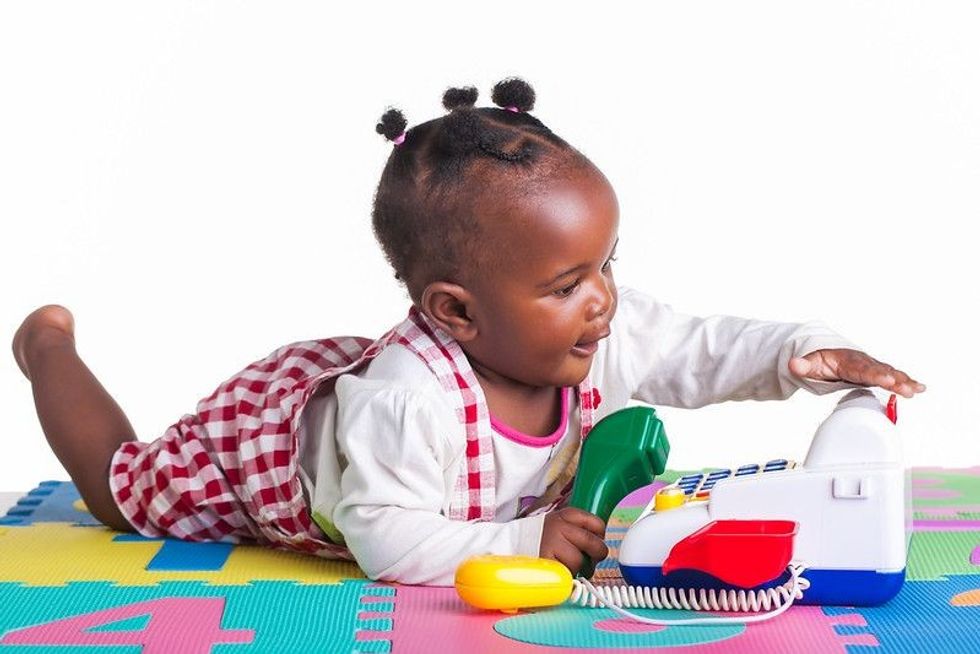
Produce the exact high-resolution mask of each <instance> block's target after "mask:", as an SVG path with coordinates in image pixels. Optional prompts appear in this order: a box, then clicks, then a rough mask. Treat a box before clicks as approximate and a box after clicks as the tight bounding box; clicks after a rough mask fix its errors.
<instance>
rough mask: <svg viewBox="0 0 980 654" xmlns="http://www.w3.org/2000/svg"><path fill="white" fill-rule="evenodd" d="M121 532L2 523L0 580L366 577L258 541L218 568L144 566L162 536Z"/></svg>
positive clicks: (345, 565) (131, 582) (228, 582)
mask: <svg viewBox="0 0 980 654" xmlns="http://www.w3.org/2000/svg"><path fill="white" fill-rule="evenodd" d="M118 535H119V532H115V531H112V530H110V529H107V528H105V527H81V526H74V525H71V524H69V523H60V522H39V523H35V524H33V525H29V526H24V527H4V528H0V581H12V582H19V583H23V584H25V585H29V586H62V585H65V584H66V583H68V582H71V581H105V582H110V583H115V584H117V585H120V586H152V585H155V584H156V583H157V582H160V581H197V580H200V581H204V582H207V583H209V584H211V585H216V586H237V585H244V584H248V583H249V582H251V581H267V580H268V581H295V582H297V583H301V584H335V583H339V582H340V581H342V580H344V579H364V578H365V577H364V573H363V572H361V570H360V569H359V568H358V567H357V565H356V564H354V563H351V562H348V561H333V560H328V559H321V558H317V557H314V556H309V555H305V554H298V553H292V552H283V551H278V550H271V549H269V548H266V547H261V546H257V545H238V546H236V547H234V548H233V549H232V551H231V554H230V555H229V556H228V560H227V561H226V562H225V565H224V566H223V567H222V569H221V570H220V571H189V572H181V571H174V570H164V571H147V570H146V566H147V565H148V564H149V562H150V560H151V559H152V558H153V557H154V556H155V555H156V554H157V552H158V551H159V549H160V547H161V546H162V542H161V541H145V542H144V541H135V542H133V541H130V542H114V541H113V540H112V539H113V538H115V537H116V536H118Z"/></svg>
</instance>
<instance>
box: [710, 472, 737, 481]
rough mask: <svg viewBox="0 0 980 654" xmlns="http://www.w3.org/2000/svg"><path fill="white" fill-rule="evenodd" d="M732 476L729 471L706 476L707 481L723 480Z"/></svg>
mask: <svg viewBox="0 0 980 654" xmlns="http://www.w3.org/2000/svg"><path fill="white" fill-rule="evenodd" d="M731 474H732V471H731V470H716V471H715V472H712V473H711V474H710V475H708V479H724V478H725V477H728V476H729V475H731Z"/></svg>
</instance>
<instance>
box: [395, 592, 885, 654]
mask: <svg viewBox="0 0 980 654" xmlns="http://www.w3.org/2000/svg"><path fill="white" fill-rule="evenodd" d="M394 604H395V610H394V614H393V616H394V625H395V627H394V629H393V631H392V632H391V634H390V638H391V651H392V652H395V653H397V654H403V653H408V654H414V653H421V652H426V653H428V652H431V651H432V649H433V644H434V643H439V644H440V646H441V647H442V648H443V649H444V650H445V651H450V652H457V651H458V652H493V653H494V654H513V653H516V652H526V651H528V645H536V647H534V650H533V651H535V652H542V653H550V654H557V653H559V652H562V653H564V654H568V653H569V649H567V648H569V647H573V648H590V651H602V652H621V653H626V652H631V653H635V652H637V651H639V650H650V649H656V651H658V652H665V653H677V654H680V653H682V652H684V653H688V654H689V653H690V652H693V651H697V652H709V653H710V652H718V653H722V652H755V653H758V654H766V653H773V654H775V653H776V652H779V653H783V652H790V651H806V652H811V651H812V652H818V651H819V652H840V653H842V654H845V653H846V652H847V647H848V646H853V645H869V646H874V645H875V644H876V643H877V640H876V639H875V638H874V636H873V635H871V634H867V633H848V634H841V633H839V632H838V631H837V628H838V627H840V626H842V625H843V626H847V627H849V628H856V627H862V626H863V625H864V621H863V619H862V618H861V617H860V616H859V615H856V614H850V615H838V616H828V615H826V614H825V613H823V612H822V611H821V610H820V609H819V608H818V607H793V608H791V609H790V610H789V611H787V612H786V613H785V614H783V615H782V616H780V618H779V619H778V620H775V621H770V622H764V623H761V624H757V625H744V624H740V625H732V626H726V625H722V626H703V627H647V626H645V625H636V624H635V623H630V622H627V621H625V620H623V619H621V618H619V617H618V616H616V614H614V613H613V612H611V611H609V610H606V609H589V608H582V607H575V606H560V607H552V608H549V609H541V610H538V611H534V612H522V613H520V614H518V615H516V616H508V615H506V614H503V613H499V612H493V611H478V610H476V609H474V608H472V607H469V606H467V605H466V604H464V603H463V602H462V601H461V600H460V599H459V598H458V597H457V595H456V593H455V591H454V590H453V589H452V588H424V587H418V586H399V587H398V589H397V594H396V596H395V602H394ZM643 613H646V614H648V615H652V614H654V613H658V614H661V615H668V616H669V617H683V616H686V615H692V613H691V612H689V611H652V610H645V611H643ZM691 644H697V649H696V650H695V649H694V648H692V647H690V645H691ZM575 651H581V650H580V649H579V650H575Z"/></svg>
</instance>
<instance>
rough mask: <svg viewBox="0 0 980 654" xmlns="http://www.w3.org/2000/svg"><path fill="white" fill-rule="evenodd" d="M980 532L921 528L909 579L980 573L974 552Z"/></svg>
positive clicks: (916, 535)
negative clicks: (924, 529) (926, 529)
mask: <svg viewBox="0 0 980 654" xmlns="http://www.w3.org/2000/svg"><path fill="white" fill-rule="evenodd" d="M978 546H980V531H952V532H942V531H920V532H916V533H914V534H912V543H911V545H910V546H909V559H908V567H907V568H906V570H905V579H906V581H938V580H943V579H946V578H947V577H949V578H952V577H955V576H960V575H975V574H977V573H978V572H980V569H978V568H977V563H975V562H974V561H975V560H976V559H977V557H976V556H975V555H974V552H975V551H976V549H977V547H978Z"/></svg>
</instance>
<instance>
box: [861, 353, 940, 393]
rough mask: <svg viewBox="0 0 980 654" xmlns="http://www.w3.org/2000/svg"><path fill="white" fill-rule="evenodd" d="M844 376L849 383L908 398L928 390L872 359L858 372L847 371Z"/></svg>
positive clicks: (894, 369)
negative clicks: (876, 388)
mask: <svg viewBox="0 0 980 654" xmlns="http://www.w3.org/2000/svg"><path fill="white" fill-rule="evenodd" d="M843 376H844V377H845V378H847V379H848V381H852V382H854V383H857V384H863V385H865V386H878V387H880V388H883V389H885V390H887V391H891V392H893V393H898V394H899V395H901V396H902V397H906V398H908V397H912V396H913V395H915V394H916V393H921V392H922V391H924V390H926V387H925V384H921V383H919V382H917V381H916V380H914V379H912V378H911V377H909V376H908V375H907V374H906V373H905V372H903V371H901V370H898V369H896V368H893V367H892V366H890V365H888V364H887V363H881V362H879V361H875V360H874V359H870V358H869V362H867V363H865V364H864V365H860V366H859V367H858V368H857V369H856V370H847V371H845V374H844V375H843Z"/></svg>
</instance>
